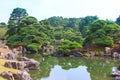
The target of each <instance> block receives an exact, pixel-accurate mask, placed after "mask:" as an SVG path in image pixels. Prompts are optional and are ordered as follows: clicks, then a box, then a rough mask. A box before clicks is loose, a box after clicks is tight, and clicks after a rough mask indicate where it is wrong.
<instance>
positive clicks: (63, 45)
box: [58, 40, 82, 53]
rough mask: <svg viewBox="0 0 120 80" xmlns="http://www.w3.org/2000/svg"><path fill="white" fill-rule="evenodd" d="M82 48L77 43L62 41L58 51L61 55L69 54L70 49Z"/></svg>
mask: <svg viewBox="0 0 120 80" xmlns="http://www.w3.org/2000/svg"><path fill="white" fill-rule="evenodd" d="M75 48H82V45H81V44H79V43H77V42H71V41H69V40H63V41H62V43H61V45H60V46H59V47H58V51H60V52H63V53H69V52H71V50H72V49H75Z"/></svg>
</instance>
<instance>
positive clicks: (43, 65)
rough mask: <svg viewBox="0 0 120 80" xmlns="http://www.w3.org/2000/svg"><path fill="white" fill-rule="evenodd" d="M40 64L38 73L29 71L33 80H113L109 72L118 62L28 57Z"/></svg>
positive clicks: (111, 60) (105, 59)
mask: <svg viewBox="0 0 120 80" xmlns="http://www.w3.org/2000/svg"><path fill="white" fill-rule="evenodd" d="M29 57H32V58H35V59H36V60H38V61H39V62H40V71H31V72H30V74H31V76H32V78H33V80H113V78H112V77H110V73H111V70H112V68H113V67H114V66H116V65H117V64H118V63H119V60H113V59H109V58H79V57H78V58H76V57H75V58H69V57H60V58H57V57H44V60H43V57H41V56H38V55H37V56H33V55H32V56H29Z"/></svg>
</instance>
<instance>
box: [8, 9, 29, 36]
mask: <svg viewBox="0 0 120 80" xmlns="http://www.w3.org/2000/svg"><path fill="white" fill-rule="evenodd" d="M26 16H28V13H27V11H26V9H23V8H15V9H13V11H12V13H11V15H10V18H9V21H8V28H9V30H8V32H7V34H9V35H13V34H15V33H16V32H17V27H19V23H20V20H21V19H22V18H24V17H26Z"/></svg>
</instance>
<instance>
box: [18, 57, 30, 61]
mask: <svg viewBox="0 0 120 80" xmlns="http://www.w3.org/2000/svg"><path fill="white" fill-rule="evenodd" d="M19 61H30V59H28V58H27V57H21V58H20V59H19Z"/></svg>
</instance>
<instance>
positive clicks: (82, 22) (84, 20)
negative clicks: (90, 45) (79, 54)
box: [79, 16, 98, 37]
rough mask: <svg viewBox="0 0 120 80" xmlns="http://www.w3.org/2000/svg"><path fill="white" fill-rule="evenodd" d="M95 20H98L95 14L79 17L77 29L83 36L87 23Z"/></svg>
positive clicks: (87, 26)
mask: <svg viewBox="0 0 120 80" xmlns="http://www.w3.org/2000/svg"><path fill="white" fill-rule="evenodd" d="M96 20H98V17H97V16H86V17H83V18H81V19H80V23H79V30H80V32H81V34H82V35H83V37H85V36H86V35H87V34H86V33H87V32H88V28H89V25H90V24H91V23H93V22H94V21H96Z"/></svg>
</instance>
